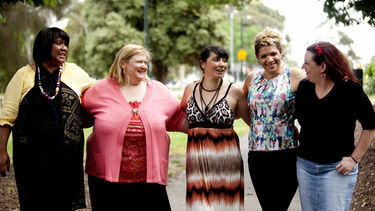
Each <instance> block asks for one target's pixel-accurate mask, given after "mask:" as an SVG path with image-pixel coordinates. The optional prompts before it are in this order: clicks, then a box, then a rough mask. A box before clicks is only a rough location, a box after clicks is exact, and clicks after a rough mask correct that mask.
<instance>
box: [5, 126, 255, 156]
mask: <svg viewBox="0 0 375 211" xmlns="http://www.w3.org/2000/svg"><path fill="white" fill-rule="evenodd" d="M234 130H235V131H236V133H237V134H238V136H239V137H242V136H244V135H246V134H247V133H248V131H249V127H248V126H247V125H246V123H245V122H244V121H243V120H242V119H239V120H235V121H234ZM84 133H85V140H87V137H88V136H89V135H90V134H91V133H92V127H91V128H85V129H84ZM168 134H169V137H170V138H171V146H170V154H171V155H185V154H186V143H187V135H186V134H185V133H180V132H168ZM85 148H86V141H85ZM7 150H8V153H9V155H10V156H11V155H12V152H13V144H12V134H11V135H10V136H9V141H8V146H7Z"/></svg>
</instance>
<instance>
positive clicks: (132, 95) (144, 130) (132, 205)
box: [82, 44, 187, 211]
mask: <svg viewBox="0 0 375 211" xmlns="http://www.w3.org/2000/svg"><path fill="white" fill-rule="evenodd" d="M150 59H151V56H150V53H149V52H148V51H147V50H146V49H145V48H144V47H142V46H139V45H134V44H128V45H125V46H124V47H122V48H121V50H120V51H119V52H118V53H117V56H116V58H115V60H114V62H113V64H112V66H111V68H110V72H109V77H108V78H106V79H103V80H100V81H98V82H96V83H95V84H94V85H93V86H92V87H90V89H88V90H87V91H86V92H85V94H84V96H83V99H82V102H83V103H82V104H83V107H84V109H85V110H86V112H87V113H88V114H89V115H90V116H91V117H92V118H93V119H94V130H93V133H92V134H91V135H90V137H89V138H88V140H87V162H86V173H87V174H88V175H89V176H88V182H89V188H90V198H91V206H92V210H93V211H102V210H103V211H107V210H163V211H168V210H171V208H170V205H169V200H168V195H167V191H166V184H167V172H168V158H169V157H168V155H169V144H170V139H169V136H168V134H167V131H178V130H180V131H181V130H182V131H185V132H186V129H187V127H185V128H186V129H183V128H184V127H183V125H184V124H182V122H183V120H184V119H185V115H184V112H183V111H182V110H181V108H180V105H179V103H178V101H177V99H176V98H175V97H174V96H173V95H172V94H171V93H170V92H169V91H168V89H167V87H166V86H165V85H164V84H162V83H160V82H158V81H155V80H150V79H149V78H148V77H147V63H148V62H149V61H150Z"/></svg>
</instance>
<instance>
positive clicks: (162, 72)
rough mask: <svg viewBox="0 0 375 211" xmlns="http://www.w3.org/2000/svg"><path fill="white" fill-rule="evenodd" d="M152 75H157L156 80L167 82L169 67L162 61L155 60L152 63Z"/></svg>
mask: <svg viewBox="0 0 375 211" xmlns="http://www.w3.org/2000/svg"><path fill="white" fill-rule="evenodd" d="M151 74H152V75H154V76H155V78H156V80H158V81H160V82H162V83H163V84H166V83H167V75H168V67H167V66H166V65H164V64H163V63H162V62H160V61H154V62H153V63H152V72H151Z"/></svg>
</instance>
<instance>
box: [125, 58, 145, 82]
mask: <svg viewBox="0 0 375 211" xmlns="http://www.w3.org/2000/svg"><path fill="white" fill-rule="evenodd" d="M122 61H123V60H122ZM121 63H122V64H121V66H122V68H123V70H125V72H124V74H125V75H126V76H127V78H128V79H129V83H130V84H138V83H140V82H141V81H142V80H144V79H145V78H146V76H147V63H148V60H147V57H146V55H144V54H135V55H134V56H132V57H131V58H130V59H129V61H128V62H126V64H125V62H121Z"/></svg>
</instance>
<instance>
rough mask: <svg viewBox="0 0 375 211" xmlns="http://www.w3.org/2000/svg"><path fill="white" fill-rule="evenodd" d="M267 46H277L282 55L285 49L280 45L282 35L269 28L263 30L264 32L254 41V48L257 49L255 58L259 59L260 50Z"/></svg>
mask: <svg viewBox="0 0 375 211" xmlns="http://www.w3.org/2000/svg"><path fill="white" fill-rule="evenodd" d="M265 46H275V47H276V48H277V49H278V50H279V51H280V53H282V52H283V48H282V47H281V43H280V35H279V33H277V32H276V31H273V30H271V29H269V28H265V29H263V31H261V32H259V33H258V34H257V35H256V37H255V41H254V48H255V56H256V57H258V54H259V50H260V48H262V47H265Z"/></svg>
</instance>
